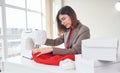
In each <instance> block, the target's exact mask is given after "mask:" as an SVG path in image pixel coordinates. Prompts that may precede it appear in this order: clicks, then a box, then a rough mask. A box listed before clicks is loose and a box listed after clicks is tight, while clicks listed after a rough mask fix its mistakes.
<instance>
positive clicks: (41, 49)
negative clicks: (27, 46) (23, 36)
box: [33, 47, 53, 57]
mask: <svg viewBox="0 0 120 73" xmlns="http://www.w3.org/2000/svg"><path fill="white" fill-rule="evenodd" d="M52 51H53V48H52V47H41V48H37V49H34V50H33V54H35V53H38V52H40V53H39V54H38V55H37V57H38V56H40V55H42V54H46V53H50V52H52Z"/></svg>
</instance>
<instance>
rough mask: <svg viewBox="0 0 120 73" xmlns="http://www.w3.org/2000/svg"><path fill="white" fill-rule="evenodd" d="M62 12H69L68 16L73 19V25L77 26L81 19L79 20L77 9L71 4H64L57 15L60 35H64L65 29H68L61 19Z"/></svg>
mask: <svg viewBox="0 0 120 73" xmlns="http://www.w3.org/2000/svg"><path fill="white" fill-rule="evenodd" d="M60 14H62V15H63V14H67V15H68V16H70V18H71V20H72V27H74V28H76V26H77V24H78V23H79V21H78V20H77V16H76V13H75V11H74V10H73V9H72V8H71V7H70V6H64V7H62V8H61V9H60V10H59V11H58V13H57V16H56V21H57V28H58V35H62V34H63V33H64V32H65V31H67V30H68V28H66V27H65V26H64V25H62V23H61V21H60V19H59V15H60Z"/></svg>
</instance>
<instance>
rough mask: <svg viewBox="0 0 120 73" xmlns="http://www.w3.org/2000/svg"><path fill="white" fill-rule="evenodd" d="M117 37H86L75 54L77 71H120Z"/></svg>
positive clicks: (81, 72)
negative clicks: (80, 49)
mask: <svg viewBox="0 0 120 73" xmlns="http://www.w3.org/2000/svg"><path fill="white" fill-rule="evenodd" d="M119 45H120V43H119V40H118V39H86V40H83V41H82V54H81V55H76V56H75V58H76V61H75V62H76V72H77V73H120V58H119V49H120V48H119Z"/></svg>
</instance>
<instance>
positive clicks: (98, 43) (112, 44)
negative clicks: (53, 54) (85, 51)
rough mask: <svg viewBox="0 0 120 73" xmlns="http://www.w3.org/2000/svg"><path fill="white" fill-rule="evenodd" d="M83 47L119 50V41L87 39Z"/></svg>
mask: <svg viewBox="0 0 120 73" xmlns="http://www.w3.org/2000/svg"><path fill="white" fill-rule="evenodd" d="M82 46H84V47H88V48H101V47H103V48H118V46H119V40H118V39H117V38H115V39H114V38H113V39H102V38H101V39H85V40H82Z"/></svg>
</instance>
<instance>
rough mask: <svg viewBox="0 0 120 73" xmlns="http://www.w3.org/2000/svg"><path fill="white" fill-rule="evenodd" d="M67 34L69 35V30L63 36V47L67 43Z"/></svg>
mask: <svg viewBox="0 0 120 73" xmlns="http://www.w3.org/2000/svg"><path fill="white" fill-rule="evenodd" d="M69 33H70V30H68V31H67V32H66V33H65V34H64V38H65V39H64V43H65V45H66V43H67V40H68V37H69Z"/></svg>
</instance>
